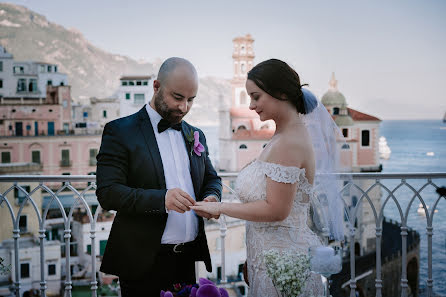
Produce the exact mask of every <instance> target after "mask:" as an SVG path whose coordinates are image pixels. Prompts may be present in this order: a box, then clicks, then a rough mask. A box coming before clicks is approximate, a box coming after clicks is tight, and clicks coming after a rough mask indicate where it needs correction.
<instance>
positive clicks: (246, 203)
mask: <svg viewBox="0 0 446 297" xmlns="http://www.w3.org/2000/svg"><path fill="white" fill-rule="evenodd" d="M246 90H247V93H248V94H249V96H250V98H251V103H250V106H249V108H250V109H252V110H255V111H256V112H257V113H258V115H259V116H260V120H261V121H266V120H270V119H272V120H274V121H275V123H276V131H275V134H274V136H273V137H272V138H271V140H270V142H269V143H268V144H267V145H266V147H265V148H264V149H263V151H262V153H261V154H260V156H258V158H257V159H256V160H254V161H253V162H251V163H250V164H249V165H247V166H246V167H245V168H244V169H242V170H241V171H240V173H239V175H238V178H237V181H236V186H235V191H236V193H237V194H238V196H239V198H240V200H241V201H242V202H243V203H242V204H240V203H226V202H224V203H219V202H215V203H202V202H197V203H196V204H195V206H192V207H191V208H192V209H194V210H199V211H205V212H208V213H211V214H213V215H221V214H224V215H228V216H231V217H235V218H239V219H243V220H246V221H248V222H247V223H246V243H247V264H248V265H247V266H248V280H249V284H250V289H249V296H253V297H260V296H262V297H272V296H277V291H276V289H275V288H274V285H273V283H272V280H271V279H270V278H269V277H268V275H267V273H266V268H265V263H264V257H263V253H264V252H265V251H267V250H271V249H275V250H279V251H297V252H301V253H307V252H308V248H309V247H310V246H313V245H321V244H322V239H321V238H320V237H319V235H317V234H316V233H315V232H313V230H312V229H311V228H310V226H309V225H313V226H314V225H321V224H318V222H319V223H321V222H322V221H325V222H326V224H327V227H328V229H329V232H330V236H331V237H332V238H334V239H338V240H342V239H343V229H342V212H341V207H342V206H339V205H340V204H339V200H338V197H337V196H338V195H336V194H334V195H332V193H338V192H337V191H336V190H337V189H334V191H333V187H330V183H328V184H327V183H325V185H322V184H323V183H321V182H319V181H318V180H316V179H318V177H316V176H315V174H316V172H317V173H330V172H329V171H330V170H334V169H335V168H334V166H333V165H336V164H335V163H336V162H332V160H336V156H334V154H336V137H339V134H338V133H339V131H338V130H339V129H338V128H337V126H336V124H335V123H334V122H333V120H332V118H331V116H330V115H329V114H328V112H327V110H326V109H325V108H324V106H323V105H322V104H321V103H320V102H319V101H318V100H317V99H316V97H315V96H314V95H313V94H312V93H311V92H309V91H308V90H307V89H304V88H302V86H301V84H300V79H299V76H298V74H297V73H296V72H295V71H294V70H293V69H292V68H291V67H290V66H289V65H288V64H286V63H285V62H283V61H280V60H277V59H271V60H267V61H264V62H262V63H260V64H258V65H256V66H255V67H254V68H252V69H251V70H250V71H249V72H248V79H247V81H246ZM320 158H324V159H320ZM320 181H322V179H320ZM316 184H318V185H319V184H321V185H322V186H323V187H325V188H324V189H325V191H322V192H324V193H323V195H321V196H322V197H324V198H325V199H326V200H325V202H322V203H315V202H316V200H318V199H316V196H317V195H316V191H315V190H316V186H314V185H316ZM335 184H336V183H331V186H333V185H334V186H335V187H337V186H336V185H335ZM327 185H328V186H327ZM326 186H327V187H326ZM319 192H321V190H319ZM319 202H320V201H319ZM310 205H312V206H313V208H314V209H312V212H313V213H314V214H319V215H320V216H319V219H318V220H317V221H318V222H315V220H311V219H312V218H311V217H310ZM322 205H324V207H325V211H322V209H316V208H322ZM328 209H330V211H328ZM323 291H324V288H323V284H322V280H321V277H320V275H317V274H312V275H311V276H310V279H309V280H308V281H307V282H306V286H305V288H304V291H303V293H302V294H301V296H311V295H314V296H321V295H323Z"/></svg>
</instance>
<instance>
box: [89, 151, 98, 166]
mask: <svg viewBox="0 0 446 297" xmlns="http://www.w3.org/2000/svg"><path fill="white" fill-rule="evenodd" d="M97 154H98V150H97V149H90V166H96V155H97Z"/></svg>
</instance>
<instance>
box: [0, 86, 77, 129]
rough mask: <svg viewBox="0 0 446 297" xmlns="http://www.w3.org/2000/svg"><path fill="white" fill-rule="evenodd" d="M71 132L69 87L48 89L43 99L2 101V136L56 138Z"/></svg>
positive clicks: (0, 116) (0, 114) (2, 99)
mask: <svg viewBox="0 0 446 297" xmlns="http://www.w3.org/2000/svg"><path fill="white" fill-rule="evenodd" d="M70 130H71V91H70V86H58V87H53V86H47V91H46V97H44V98H23V97H22V98H17V97H13V98H8V97H6V98H1V99H0V136H39V135H49V136H53V135H62V134H69V133H70Z"/></svg>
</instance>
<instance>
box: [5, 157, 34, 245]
mask: <svg viewBox="0 0 446 297" xmlns="http://www.w3.org/2000/svg"><path fill="white" fill-rule="evenodd" d="M41 170H42V167H41V166H40V165H38V164H33V163H19V164H17V163H16V164H0V175H5V174H17V175H21V174H23V175H25V174H26V175H28V174H40V173H41ZM38 185H39V184H38V183H36V182H33V183H30V182H23V183H18V184H17V187H13V186H14V184H13V183H12V182H4V183H3V182H0V194H1V195H2V196H3V195H4V194H5V192H6V191H8V190H9V191H8V193H7V194H6V195H5V197H6V199H7V201H8V202H9V205H10V206H11V209H10V208H9V207H8V205H7V203H6V202H5V201H2V202H0V243H1V242H2V241H3V240H5V239H8V238H12V236H13V230H14V228H13V220H12V217H11V211H12V213H13V214H14V217H15V218H16V219H17V215H18V213H19V210H20V207H21V206H22V204H23V202H24V200H25V198H26V193H24V192H23V191H22V190H21V189H23V190H25V191H26V192H27V193H30V192H31V191H32V190H34V189H35V188H36V187H38ZM18 187H20V188H21V189H19V188H18ZM31 197H32V199H33V201H34V203H35V206H36V208H37V210H38V211H39V213H40V214H41V213H42V192H41V191H40V190H37V191H35V192H34V193H33V194H32V196H31ZM18 229H19V234H20V237H33V236H35V237H37V236H38V235H39V219H38V215H37V213H36V210H35V208H34V207H33V205H32V203H31V202H26V203H25V204H24V206H23V209H22V211H21V212H20V215H19V219H18Z"/></svg>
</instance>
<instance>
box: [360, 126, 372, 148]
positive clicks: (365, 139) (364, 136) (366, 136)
mask: <svg viewBox="0 0 446 297" xmlns="http://www.w3.org/2000/svg"><path fill="white" fill-rule="evenodd" d="M361 145H362V146H370V131H369V130H362V131H361Z"/></svg>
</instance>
